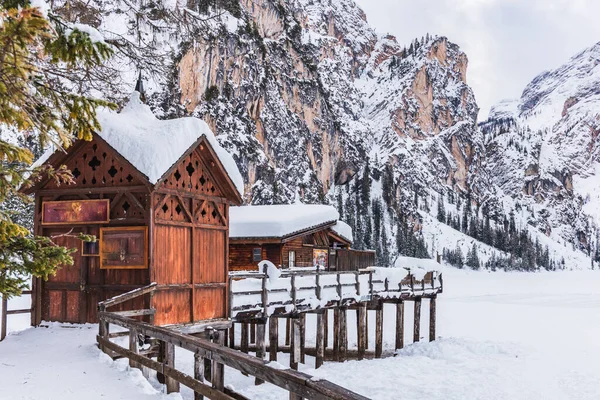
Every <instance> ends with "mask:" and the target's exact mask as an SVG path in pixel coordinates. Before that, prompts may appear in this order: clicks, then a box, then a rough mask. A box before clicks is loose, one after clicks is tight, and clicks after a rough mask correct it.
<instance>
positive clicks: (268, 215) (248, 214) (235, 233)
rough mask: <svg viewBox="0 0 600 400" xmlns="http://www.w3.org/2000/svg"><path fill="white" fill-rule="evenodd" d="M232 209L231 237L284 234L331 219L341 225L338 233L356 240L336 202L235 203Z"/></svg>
mask: <svg viewBox="0 0 600 400" xmlns="http://www.w3.org/2000/svg"><path fill="white" fill-rule="evenodd" d="M229 210H230V211H229V237H231V238H281V237H285V236H290V235H292V234H294V233H298V232H302V231H306V230H308V229H311V228H314V227H317V226H321V225H326V224H328V223H331V224H335V225H334V226H335V227H337V228H336V229H337V230H336V232H337V233H338V234H340V235H341V236H343V237H344V238H346V239H348V240H350V241H351V240H352V229H351V228H350V227H349V226H348V225H347V224H345V223H343V222H341V221H339V217H340V215H339V214H338V212H337V210H336V209H335V208H334V207H332V206H327V205H315V204H286V205H269V206H241V207H231V208H230V209H229ZM348 236H350V237H348Z"/></svg>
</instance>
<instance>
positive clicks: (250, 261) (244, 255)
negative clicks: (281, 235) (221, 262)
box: [229, 243, 280, 271]
mask: <svg viewBox="0 0 600 400" xmlns="http://www.w3.org/2000/svg"><path fill="white" fill-rule="evenodd" d="M276 246H277V247H280V245H276ZM257 248H260V250H261V251H260V253H261V261H262V260H270V259H269V258H268V257H267V248H266V246H264V245H262V244H238V243H231V244H230V245H229V270H230V271H258V261H255V260H254V249H257ZM276 265H278V264H276Z"/></svg>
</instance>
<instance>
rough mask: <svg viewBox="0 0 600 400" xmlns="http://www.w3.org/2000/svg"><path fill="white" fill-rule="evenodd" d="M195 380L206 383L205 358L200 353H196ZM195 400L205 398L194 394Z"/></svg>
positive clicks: (196, 393) (199, 394)
mask: <svg viewBox="0 0 600 400" xmlns="http://www.w3.org/2000/svg"><path fill="white" fill-rule="evenodd" d="M194 379H196V380H197V381H199V382H204V358H203V357H202V355H201V354H200V352H199V351H197V352H195V353H194ZM194 400H204V396H203V395H202V394H201V393H198V392H194Z"/></svg>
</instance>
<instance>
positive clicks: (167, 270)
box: [151, 144, 229, 325]
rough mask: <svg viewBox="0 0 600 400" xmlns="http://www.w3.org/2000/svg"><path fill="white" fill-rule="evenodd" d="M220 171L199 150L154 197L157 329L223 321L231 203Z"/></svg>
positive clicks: (153, 273) (153, 277) (203, 149)
mask: <svg viewBox="0 0 600 400" xmlns="http://www.w3.org/2000/svg"><path fill="white" fill-rule="evenodd" d="M218 167H219V166H218V165H217V164H215V163H214V162H213V161H212V157H211V154H209V152H208V151H207V148H206V147H205V146H203V145H202V144H200V145H199V146H198V148H197V149H195V150H194V151H193V152H191V153H190V154H189V155H187V156H185V157H184V158H183V159H181V160H180V161H179V162H178V164H177V166H176V168H175V170H174V171H173V172H172V173H171V174H170V176H168V177H167V178H166V179H165V180H164V181H163V182H162V184H161V185H160V186H159V188H158V189H157V190H156V191H155V192H154V193H153V194H152V205H153V206H152V210H153V212H152V221H151V232H152V235H151V242H152V246H151V247H152V249H151V280H152V281H153V282H157V283H158V284H159V286H163V290H160V291H158V292H157V293H155V295H154V296H153V298H152V306H153V307H154V308H156V315H155V321H154V322H155V324H156V325H165V324H177V323H188V322H193V321H199V320H206V319H213V318H224V317H227V309H228V308H227V299H228V295H227V276H228V266H227V261H228V251H229V250H228V245H229V237H228V236H229V232H228V227H229V223H228V218H229V203H228V201H227V199H226V198H225V197H224V194H223V190H222V188H221V187H220V184H219V183H218V182H217V181H216V179H215V177H214V176H215V173H216V171H215V168H218Z"/></svg>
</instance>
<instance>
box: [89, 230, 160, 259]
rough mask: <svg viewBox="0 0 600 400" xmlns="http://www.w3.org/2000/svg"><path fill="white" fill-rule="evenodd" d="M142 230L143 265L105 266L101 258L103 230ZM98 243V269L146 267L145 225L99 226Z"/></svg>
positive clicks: (146, 233)
mask: <svg viewBox="0 0 600 400" xmlns="http://www.w3.org/2000/svg"><path fill="white" fill-rule="evenodd" d="M140 230H143V231H144V265H125V266H123V265H119V266H105V265H104V261H103V258H102V244H103V242H104V233H105V232H126V231H140ZM99 240H100V244H99V246H98V251H99V256H100V269H148V251H149V250H148V227H147V226H119V227H101V228H100V239H99Z"/></svg>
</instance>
